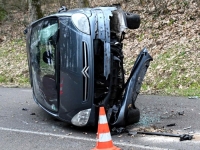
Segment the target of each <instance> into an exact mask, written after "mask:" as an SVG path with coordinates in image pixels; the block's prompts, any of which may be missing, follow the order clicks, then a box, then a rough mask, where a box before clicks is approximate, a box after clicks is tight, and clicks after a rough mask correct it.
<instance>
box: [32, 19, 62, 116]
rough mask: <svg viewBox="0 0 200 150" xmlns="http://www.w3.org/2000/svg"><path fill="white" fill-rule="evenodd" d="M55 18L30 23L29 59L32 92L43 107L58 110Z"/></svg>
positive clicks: (56, 24) (56, 26) (56, 22)
mask: <svg viewBox="0 0 200 150" xmlns="http://www.w3.org/2000/svg"><path fill="white" fill-rule="evenodd" d="M57 35H58V20H57V18H52V17H51V18H46V19H43V20H41V21H39V22H37V23H35V24H33V25H32V31H31V38H30V39H31V41H30V42H31V44H30V59H31V73H32V85H33V94H34V98H35V100H36V101H37V102H38V103H39V104H40V105H41V106H43V107H44V108H45V109H47V110H49V111H52V112H57V111H58V94H57V91H58V89H57V88H58V86H57V84H58V83H57V81H58V79H57V74H58V73H57V72H58V71H56V70H57V67H56V66H57V65H56V60H57V59H56V53H57V51H58V46H57Z"/></svg>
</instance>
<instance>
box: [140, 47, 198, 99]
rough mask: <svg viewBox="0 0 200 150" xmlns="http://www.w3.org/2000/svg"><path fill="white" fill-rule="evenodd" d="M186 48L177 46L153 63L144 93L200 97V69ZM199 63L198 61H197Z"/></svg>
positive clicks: (162, 54) (143, 89)
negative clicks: (149, 91)
mask: <svg viewBox="0 0 200 150" xmlns="http://www.w3.org/2000/svg"><path fill="white" fill-rule="evenodd" d="M185 50H186V46H184V45H175V46H172V47H171V48H170V49H168V50H167V51H165V52H163V53H161V54H160V55H158V56H157V57H156V58H155V59H154V61H153V62H152V63H151V65H150V68H149V71H148V72H147V77H146V78H145V81H144V84H143V86H142V91H143V92H148V90H149V89H151V92H153V93H156V94H160V95H177V96H194V95H195V96H200V77H199V74H200V68H199V66H198V65H197V63H198V62H196V63H195V60H194V59H195V58H193V57H195V56H193V55H190V53H188V52H186V51H185ZM196 61H198V60H196Z"/></svg>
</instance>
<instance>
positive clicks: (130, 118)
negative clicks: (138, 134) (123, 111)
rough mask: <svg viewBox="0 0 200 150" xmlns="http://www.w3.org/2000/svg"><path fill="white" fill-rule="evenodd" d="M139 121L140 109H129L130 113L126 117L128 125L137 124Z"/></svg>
mask: <svg viewBox="0 0 200 150" xmlns="http://www.w3.org/2000/svg"><path fill="white" fill-rule="evenodd" d="M139 120H140V110H139V109H138V108H132V107H130V108H129V109H128V113H127V117H126V122H127V125H130V124H134V123H137V122H139Z"/></svg>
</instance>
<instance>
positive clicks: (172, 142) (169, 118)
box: [0, 88, 200, 150]
mask: <svg viewBox="0 0 200 150" xmlns="http://www.w3.org/2000/svg"><path fill="white" fill-rule="evenodd" d="M199 106H200V99H188V98H184V97H162V96H153V95H140V96H139V97H138V99H137V107H138V108H139V109H140V110H141V120H140V122H139V123H138V124H135V125H131V126H129V127H128V130H129V131H131V132H132V133H135V132H134V131H138V130H142V131H144V130H145V131H159V132H160V131H163V132H164V131H165V132H173V133H178V134H185V133H190V134H192V135H194V137H195V139H192V140H187V141H179V138H177V137H166V136H150V135H141V134H137V135H134V136H130V135H128V134H127V133H123V134H120V135H114V136H112V140H113V142H114V145H116V146H118V147H120V148H121V149H124V150H145V149H146V150H151V149H152V150H159V149H162V150H163V149H166V150H167V149H175V150H178V149H180V150H188V149H192V150H199V149H200V148H199V147H200V107H199ZM169 124H175V126H171V127H167V125H169ZM0 137H1V138H0V146H1V147H0V149H1V150H73V149H74V150H89V149H92V148H94V147H95V145H96V129H91V128H77V127H74V126H71V125H69V124H67V123H64V122H61V121H59V120H56V119H55V118H53V117H51V116H50V115H48V114H47V113H46V112H44V111H43V110H42V109H41V108H40V107H39V106H38V105H37V104H36V103H35V102H34V101H33V99H32V91H31V89H21V88H0Z"/></svg>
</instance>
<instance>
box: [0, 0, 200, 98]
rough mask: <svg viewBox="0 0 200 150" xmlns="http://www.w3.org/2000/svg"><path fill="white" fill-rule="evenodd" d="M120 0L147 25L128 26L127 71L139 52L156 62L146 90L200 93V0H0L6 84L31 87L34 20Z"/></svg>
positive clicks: (1, 73)
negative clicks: (29, 32) (29, 44)
mask: <svg viewBox="0 0 200 150" xmlns="http://www.w3.org/2000/svg"><path fill="white" fill-rule="evenodd" d="M117 3H118V4H120V5H121V7H122V9H123V10H125V11H127V12H132V13H136V14H139V15H140V17H141V26H140V28H139V29H137V30H127V31H126V33H127V34H126V36H125V40H124V55H125V69H126V75H128V74H129V72H130V70H131V67H132V65H133V63H134V61H135V58H136V56H137V54H138V53H139V51H140V50H141V49H142V48H143V47H147V49H149V51H150V53H151V55H152V56H153V58H154V61H153V62H152V63H151V65H150V68H149V70H148V72H147V75H146V77H145V81H144V84H143V86H142V92H143V93H147V94H164V95H166V94H167V95H182V96H188V95H198V96H200V76H199V74H200V65H199V64H200V29H199V25H200V0H110V1H105V0H45V1H42V0H10V1H8V0H0V85H3V86H15V87H16V86H17V87H21V86H29V79H28V69H27V59H26V48H25V47H26V46H25V36H24V34H23V31H24V29H25V28H26V26H27V25H28V24H30V23H31V22H32V21H34V20H37V19H38V18H41V17H43V16H47V15H49V14H52V13H55V12H57V11H58V9H59V8H60V6H66V7H67V8H68V9H73V8H80V7H96V6H110V5H112V4H117Z"/></svg>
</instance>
